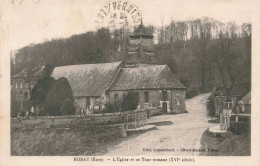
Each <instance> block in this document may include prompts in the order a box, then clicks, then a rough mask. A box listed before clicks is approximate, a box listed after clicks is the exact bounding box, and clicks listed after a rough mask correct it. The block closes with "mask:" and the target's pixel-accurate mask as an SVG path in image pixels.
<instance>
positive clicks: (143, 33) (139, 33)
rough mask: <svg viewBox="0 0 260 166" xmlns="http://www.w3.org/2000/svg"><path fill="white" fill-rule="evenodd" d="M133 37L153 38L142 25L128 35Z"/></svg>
mask: <svg viewBox="0 0 260 166" xmlns="http://www.w3.org/2000/svg"><path fill="white" fill-rule="evenodd" d="M135 36H147V37H153V34H152V33H151V32H150V31H149V29H147V28H146V27H145V26H144V25H143V23H141V24H140V25H139V26H138V27H137V28H136V29H135V30H134V33H132V34H131V35H130V37H135Z"/></svg>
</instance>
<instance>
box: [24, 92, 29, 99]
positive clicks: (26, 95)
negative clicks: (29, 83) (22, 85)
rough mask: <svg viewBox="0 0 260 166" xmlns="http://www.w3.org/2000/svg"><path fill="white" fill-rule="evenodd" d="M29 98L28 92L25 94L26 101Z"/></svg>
mask: <svg viewBox="0 0 260 166" xmlns="http://www.w3.org/2000/svg"><path fill="white" fill-rule="evenodd" d="M28 97H29V95H28V92H25V93H24V99H25V100H27V99H28Z"/></svg>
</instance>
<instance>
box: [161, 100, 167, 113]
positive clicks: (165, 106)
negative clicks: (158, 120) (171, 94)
mask: <svg viewBox="0 0 260 166" xmlns="http://www.w3.org/2000/svg"><path fill="white" fill-rule="evenodd" d="M162 108H163V112H164V113H167V103H166V102H163V103H162Z"/></svg>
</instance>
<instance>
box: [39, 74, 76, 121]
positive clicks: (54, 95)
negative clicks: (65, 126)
mask: <svg viewBox="0 0 260 166" xmlns="http://www.w3.org/2000/svg"><path fill="white" fill-rule="evenodd" d="M65 99H68V100H71V101H73V93H72V89H71V86H70V84H69V81H68V80H67V79H66V78H64V77H61V78H59V79H58V80H57V81H56V82H55V84H54V85H53V86H52V87H51V89H50V91H49V92H48V94H47V96H46V98H45V102H44V107H45V109H46V111H47V112H48V113H49V115H51V116H59V115H61V114H62V112H61V106H62V104H63V102H64V101H65Z"/></svg>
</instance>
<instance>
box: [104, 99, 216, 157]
mask: <svg viewBox="0 0 260 166" xmlns="http://www.w3.org/2000/svg"><path fill="white" fill-rule="evenodd" d="M208 96H209V94H201V95H199V96H196V97H194V98H192V99H189V100H186V110H187V111H188V112H189V113H184V114H178V115H161V116H155V117H152V118H151V119H150V120H149V123H154V122H155V123H156V122H162V121H164V122H166V123H165V124H166V125H161V126H157V129H155V130H150V131H147V132H145V133H143V134H140V135H138V136H137V137H133V138H131V139H127V140H125V141H123V142H121V143H120V144H118V145H116V146H113V147H111V148H109V149H108V153H106V154H104V155H109V156H111V155H113V156H135V155H156V156H157V155H198V154H199V152H194V151H183V149H191V148H194V149H199V148H200V147H201V144H200V139H201V135H202V133H203V132H204V131H205V130H206V129H207V128H208V127H209V126H210V125H211V124H209V123H208V122H207V120H208V117H207V111H206V105H205V103H206V99H207V98H208ZM162 150H163V151H162ZM173 150H174V151H173Z"/></svg>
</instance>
